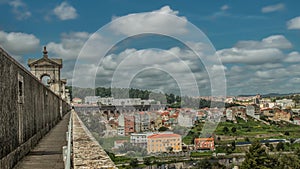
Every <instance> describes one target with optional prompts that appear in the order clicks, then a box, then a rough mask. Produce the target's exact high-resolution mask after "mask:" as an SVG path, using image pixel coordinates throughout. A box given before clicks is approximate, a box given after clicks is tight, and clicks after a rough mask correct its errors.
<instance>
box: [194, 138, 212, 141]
mask: <svg viewBox="0 0 300 169" xmlns="http://www.w3.org/2000/svg"><path fill="white" fill-rule="evenodd" d="M195 141H214V138H195Z"/></svg>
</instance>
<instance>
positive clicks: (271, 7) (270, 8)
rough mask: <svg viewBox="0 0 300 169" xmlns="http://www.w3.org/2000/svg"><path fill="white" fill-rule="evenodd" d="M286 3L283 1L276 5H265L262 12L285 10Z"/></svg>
mask: <svg viewBox="0 0 300 169" xmlns="http://www.w3.org/2000/svg"><path fill="white" fill-rule="evenodd" d="M284 8H285V5H284V4H283V3H279V4H275V5H269V6H265V7H263V8H262V9H261V12H262V13H270V12H276V11H282V10H284Z"/></svg>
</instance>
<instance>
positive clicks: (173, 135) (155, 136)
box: [147, 133, 181, 138]
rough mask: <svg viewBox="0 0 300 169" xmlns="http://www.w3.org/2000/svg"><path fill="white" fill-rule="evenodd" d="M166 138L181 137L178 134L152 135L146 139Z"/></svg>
mask: <svg viewBox="0 0 300 169" xmlns="http://www.w3.org/2000/svg"><path fill="white" fill-rule="evenodd" d="M166 137H181V136H180V135H179V134H167V133H166V134H153V135H150V136H148V137H147V138H166Z"/></svg>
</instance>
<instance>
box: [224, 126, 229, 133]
mask: <svg viewBox="0 0 300 169" xmlns="http://www.w3.org/2000/svg"><path fill="white" fill-rule="evenodd" d="M228 131H229V129H228V127H226V126H225V127H224V128H223V132H224V133H225V134H226V133H228Z"/></svg>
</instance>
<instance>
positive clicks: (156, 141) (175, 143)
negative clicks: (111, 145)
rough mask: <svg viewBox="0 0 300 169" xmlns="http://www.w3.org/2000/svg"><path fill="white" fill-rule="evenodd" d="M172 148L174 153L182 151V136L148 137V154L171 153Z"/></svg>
mask: <svg viewBox="0 0 300 169" xmlns="http://www.w3.org/2000/svg"><path fill="white" fill-rule="evenodd" d="M171 147H172V151H173V152H179V151H182V145H181V136H180V135H178V134H170V133H158V134H153V135H150V136H148V137H147V151H148V153H161V152H169V151H170V149H171Z"/></svg>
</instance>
